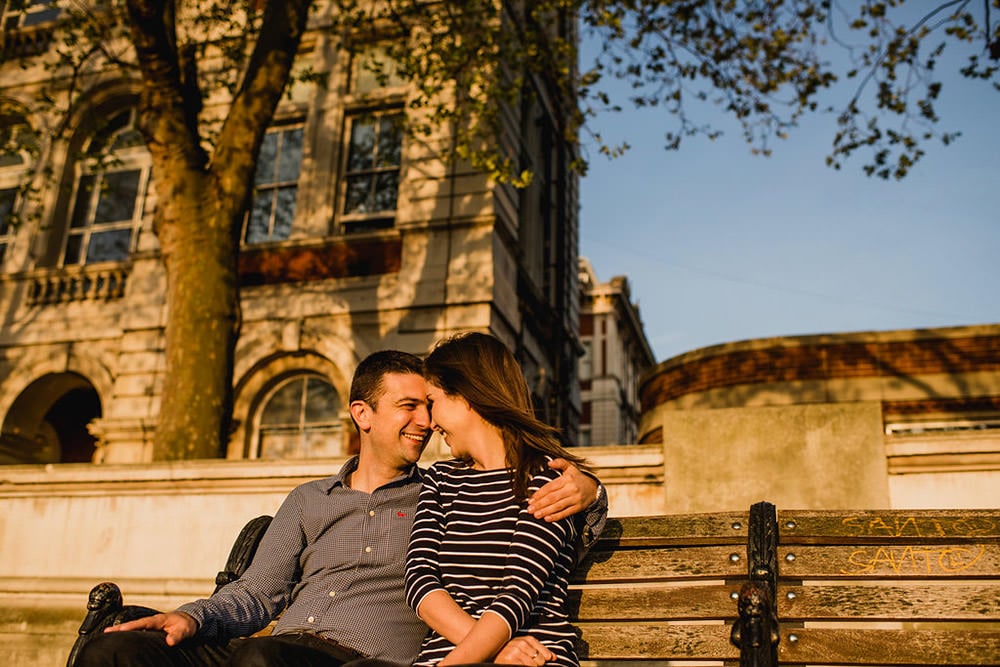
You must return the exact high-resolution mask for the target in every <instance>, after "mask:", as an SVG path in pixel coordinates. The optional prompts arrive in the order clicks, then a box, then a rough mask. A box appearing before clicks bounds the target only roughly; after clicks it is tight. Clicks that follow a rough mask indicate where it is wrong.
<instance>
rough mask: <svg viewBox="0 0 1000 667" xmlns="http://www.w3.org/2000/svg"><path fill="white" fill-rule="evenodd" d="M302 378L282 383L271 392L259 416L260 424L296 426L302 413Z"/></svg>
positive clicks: (303, 385) (303, 383) (303, 384)
mask: <svg viewBox="0 0 1000 667" xmlns="http://www.w3.org/2000/svg"><path fill="white" fill-rule="evenodd" d="M304 387H305V381H304V379H303V378H296V379H294V380H292V381H290V382H287V383H286V384H284V385H283V386H282V387H281V388H280V389H278V391H276V392H274V394H272V396H271V398H270V399H269V400H268V402H267V405H266V406H264V411H263V412H262V413H261V416H260V423H261V424H290V425H293V426H298V425H299V424H300V423H301V421H300V418H301V415H302V389H303V388H304Z"/></svg>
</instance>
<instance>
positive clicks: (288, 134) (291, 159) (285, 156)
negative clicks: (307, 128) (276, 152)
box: [278, 127, 302, 183]
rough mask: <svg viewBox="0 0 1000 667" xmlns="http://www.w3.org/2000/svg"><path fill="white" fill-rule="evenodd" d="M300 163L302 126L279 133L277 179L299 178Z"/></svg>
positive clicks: (290, 179) (287, 180)
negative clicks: (279, 149) (279, 155)
mask: <svg viewBox="0 0 1000 667" xmlns="http://www.w3.org/2000/svg"><path fill="white" fill-rule="evenodd" d="M301 165H302V128H301V127H298V128H295V129H294V130H286V131H285V132H282V133H281V157H280V161H279V162H278V181H280V182H282V183H287V182H289V181H291V182H296V181H298V180H299V168H300V167H301Z"/></svg>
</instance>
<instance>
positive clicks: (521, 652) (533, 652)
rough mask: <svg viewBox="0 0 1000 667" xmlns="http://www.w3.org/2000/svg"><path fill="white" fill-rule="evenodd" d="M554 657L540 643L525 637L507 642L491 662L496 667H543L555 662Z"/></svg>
mask: <svg viewBox="0 0 1000 667" xmlns="http://www.w3.org/2000/svg"><path fill="white" fill-rule="evenodd" d="M555 657H556V656H555V654H554V653H552V651H550V650H549V649H547V648H545V645H544V644H542V642H540V641H538V640H537V639H535V638H534V637H532V636H531V635H525V636H523V637H514V638H513V639H511V640H510V641H509V642H507V643H506V644H505V645H504V647H503V648H502V649H500V652H499V653H497V657H495V658H494V659H493V662H495V663H496V664H498V665H544V664H545V663H546V662H548V661H549V660H555Z"/></svg>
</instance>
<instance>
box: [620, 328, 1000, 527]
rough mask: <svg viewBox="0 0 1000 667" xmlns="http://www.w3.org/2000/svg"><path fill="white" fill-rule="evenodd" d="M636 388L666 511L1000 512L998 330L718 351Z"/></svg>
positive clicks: (680, 359) (701, 353) (860, 336)
mask: <svg viewBox="0 0 1000 667" xmlns="http://www.w3.org/2000/svg"><path fill="white" fill-rule="evenodd" d="M640 392H641V395H642V406H643V409H642V427H641V435H640V438H641V440H640V442H643V443H649V444H652V443H658V444H660V445H661V446H662V448H663V453H664V471H665V479H664V490H665V506H666V508H667V510H666V511H668V512H686V511H714V510H717V509H719V508H725V507H729V508H735V507H743V506H747V505H748V504H749V503H752V502H756V501H757V500H760V499H767V500H770V501H771V502H774V503H776V504H778V505H780V506H784V507H800V508H822V509H836V508H862V507H891V508H901V509H902V508H922V507H937V508H946V507H957V508H976V507H985V508H995V507H1000V325H981V326H970V327H951V328H943V329H922V330H900V331H880V332H859V333H845V334H829V335H819V336H796V337H786V338H767V339H758V340H749V341H740V342H734V343H726V344H723V345H716V346H713V347H708V348H704V349H700V350H694V351H692V352H688V353H685V354H682V355H680V356H677V357H674V358H672V359H668V360H666V361H663V362H661V363H660V364H659V365H657V366H656V368H654V369H653V370H652V371H651V372H650V373H649V374H647V375H646V376H645V377H644V378H643V380H642V385H641V389H640Z"/></svg>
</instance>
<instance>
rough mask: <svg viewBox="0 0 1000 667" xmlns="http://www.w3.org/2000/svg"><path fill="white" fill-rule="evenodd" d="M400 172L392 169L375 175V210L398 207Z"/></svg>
mask: <svg viewBox="0 0 1000 667" xmlns="http://www.w3.org/2000/svg"><path fill="white" fill-rule="evenodd" d="M398 180H399V172H396V171H390V172H386V173H384V174H379V175H378V176H376V177H375V195H374V197H373V201H372V210H373V211H392V210H394V209H395V208H396V194H397V191H398V189H399V188H398V187H397V181H398Z"/></svg>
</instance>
